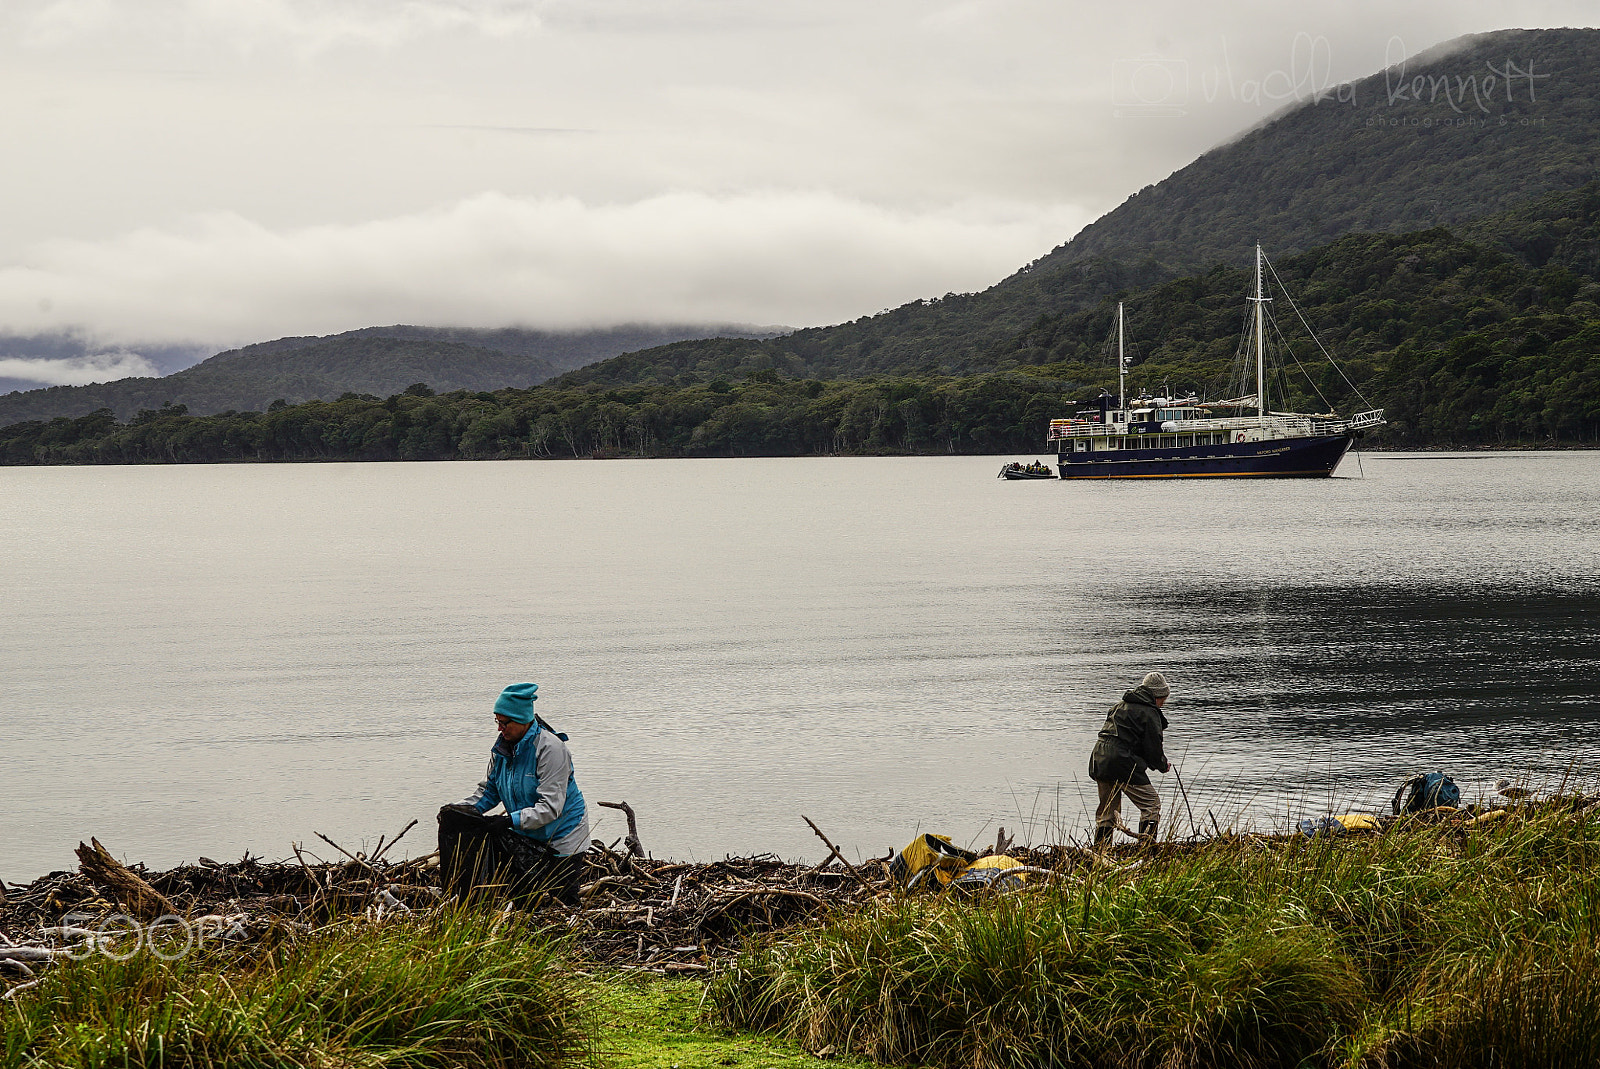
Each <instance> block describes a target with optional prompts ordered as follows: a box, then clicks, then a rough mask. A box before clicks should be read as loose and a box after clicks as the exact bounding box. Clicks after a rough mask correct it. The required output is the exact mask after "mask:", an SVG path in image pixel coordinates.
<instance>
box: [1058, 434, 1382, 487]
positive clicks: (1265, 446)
mask: <svg viewBox="0 0 1600 1069" xmlns="http://www.w3.org/2000/svg"><path fill="white" fill-rule="evenodd" d="M1352 441H1354V437H1353V435H1350V434H1334V435H1327V436H1324V437H1321V438H1279V439H1276V440H1273V441H1267V442H1232V443H1228V444H1226V445H1193V446H1184V447H1182V448H1169V449H1109V450H1089V451H1086V452H1077V451H1073V452H1062V453H1060V454H1059V455H1058V457H1057V465H1056V466H1057V467H1058V468H1059V469H1060V471H1061V477H1062V478H1063V479H1183V478H1208V477H1209V478H1233V479H1316V478H1327V477H1328V476H1330V475H1332V474H1333V469H1334V468H1337V467H1338V466H1339V461H1340V460H1342V459H1344V455H1345V452H1346V451H1347V450H1348V449H1349V448H1350V444H1351V442H1352ZM1064 444H1068V445H1071V444H1073V443H1072V442H1070V441H1069V442H1067V443H1064Z"/></svg>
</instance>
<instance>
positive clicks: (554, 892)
mask: <svg viewBox="0 0 1600 1069" xmlns="http://www.w3.org/2000/svg"><path fill="white" fill-rule="evenodd" d="M582 878H583V855H582V854H558V853H556V852H555V851H554V850H552V849H551V848H550V847H549V846H547V845H545V844H544V843H540V842H536V841H534V840H533V839H530V838H528V837H527V836H526V835H519V834H517V833H516V832H514V831H511V830H510V829H499V828H494V827H492V826H491V825H490V824H489V822H488V821H487V820H485V819H484V818H483V817H482V816H481V815H480V814H478V813H477V812H476V811H475V810H473V809H472V808H471V807H470V806H462V805H447V806H445V807H444V808H443V809H441V810H439V883H440V885H441V886H442V887H443V888H444V890H445V893H446V894H450V895H454V896H455V897H456V898H458V899H461V900H462V901H469V900H483V899H499V898H510V899H512V900H514V901H516V902H517V903H518V904H520V905H524V906H529V907H532V906H536V905H538V904H539V903H540V902H542V901H543V900H544V899H545V898H546V897H549V898H552V899H554V900H556V901H558V902H560V903H562V904H563V905H567V906H576V905H577V904H578V886H579V883H580V881H581V880H582Z"/></svg>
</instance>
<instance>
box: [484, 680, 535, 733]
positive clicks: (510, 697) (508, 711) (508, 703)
mask: <svg viewBox="0 0 1600 1069" xmlns="http://www.w3.org/2000/svg"><path fill="white" fill-rule="evenodd" d="M538 689H539V684H537V683H513V684H511V685H510V686H509V687H507V688H506V689H505V690H502V691H501V692H500V697H499V698H497V699H495V703H494V715H496V716H503V717H505V718H506V719H507V720H515V721H516V722H517V723H519V724H531V723H533V703H534V702H536V701H538V700H539V696H538V695H537V694H535V693H534V691H536V690H538Z"/></svg>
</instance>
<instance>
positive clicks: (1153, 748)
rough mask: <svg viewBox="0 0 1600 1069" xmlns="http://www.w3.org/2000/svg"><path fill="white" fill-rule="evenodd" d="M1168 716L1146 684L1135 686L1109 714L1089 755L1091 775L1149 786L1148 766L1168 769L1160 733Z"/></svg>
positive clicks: (1111, 781)
mask: <svg viewBox="0 0 1600 1069" xmlns="http://www.w3.org/2000/svg"><path fill="white" fill-rule="evenodd" d="M1166 729H1167V718H1166V717H1164V716H1162V715H1161V710H1160V709H1159V708H1157V707H1156V699H1155V696H1154V695H1152V694H1151V693H1150V691H1149V690H1147V689H1146V688H1144V687H1135V688H1134V689H1132V690H1130V691H1128V693H1126V694H1124V695H1123V696H1122V700H1121V701H1120V702H1118V703H1117V704H1116V705H1113V706H1112V707H1111V711H1110V712H1109V713H1107V714H1106V722H1105V726H1104V727H1102V728H1101V729H1100V737H1099V738H1098V739H1096V740H1095V743H1094V750H1093V752H1091V753H1090V754H1089V775H1090V776H1091V777H1093V778H1094V779H1096V780H1099V781H1100V782H1102V783H1135V784H1138V785H1139V786H1141V787H1142V786H1146V785H1147V784H1149V782H1150V777H1149V776H1147V775H1145V770H1146V769H1151V768H1154V769H1157V770H1159V771H1161V772H1165V771H1166V770H1167V767H1168V766H1167V755H1166V753H1165V752H1164V751H1163V750H1162V749H1161V733H1162V732H1163V731H1165V730H1166Z"/></svg>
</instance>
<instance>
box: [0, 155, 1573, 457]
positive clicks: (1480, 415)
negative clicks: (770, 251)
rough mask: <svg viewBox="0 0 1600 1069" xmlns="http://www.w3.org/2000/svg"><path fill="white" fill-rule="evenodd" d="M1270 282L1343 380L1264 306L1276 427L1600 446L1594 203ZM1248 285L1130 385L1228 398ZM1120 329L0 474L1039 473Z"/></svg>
mask: <svg viewBox="0 0 1600 1069" xmlns="http://www.w3.org/2000/svg"><path fill="white" fill-rule="evenodd" d="M1276 271H1277V274H1278V275H1279V276H1280V277H1281V278H1282V279H1283V280H1284V282H1285V283H1287V285H1288V287H1289V293H1290V295H1291V296H1293V298H1294V300H1295V302H1296V304H1297V305H1298V307H1299V308H1300V309H1301V310H1302V311H1303V312H1304V314H1305V316H1306V317H1307V319H1309V320H1310V322H1311V323H1312V324H1313V325H1314V326H1315V328H1316V329H1317V331H1318V333H1319V334H1320V335H1321V336H1322V339H1323V341H1324V342H1325V343H1327V344H1328V345H1329V346H1330V347H1331V348H1332V349H1333V350H1334V351H1335V352H1337V353H1338V354H1339V355H1340V357H1341V363H1342V364H1343V366H1344V372H1345V374H1347V375H1348V376H1349V378H1350V379H1351V380H1352V381H1353V385H1352V383H1347V382H1346V381H1345V379H1344V378H1343V377H1342V376H1341V375H1340V374H1339V373H1338V372H1337V371H1335V370H1334V369H1333V368H1332V367H1331V366H1330V365H1329V364H1327V363H1326V361H1324V360H1322V359H1321V358H1320V354H1319V353H1318V351H1317V349H1316V347H1315V345H1314V344H1313V343H1311V342H1310V341H1309V340H1308V339H1307V338H1306V337H1305V335H1304V334H1303V333H1302V332H1301V331H1300V329H1299V324H1298V321H1297V317H1296V315H1295V312H1294V309H1293V308H1291V307H1290V306H1289V302H1288V301H1284V300H1281V299H1280V300H1278V301H1275V302H1274V304H1273V309H1272V314H1273V315H1274V317H1275V319H1276V320H1277V322H1278V323H1279V324H1280V325H1281V326H1282V331H1283V334H1284V336H1285V337H1287V338H1288V339H1289V340H1290V348H1292V349H1294V350H1295V351H1296V352H1295V356H1294V357H1291V359H1290V360H1289V361H1287V362H1286V363H1287V364H1288V371H1289V373H1288V374H1286V375H1284V376H1281V377H1279V378H1276V379H1275V381H1274V383H1273V392H1272V396H1273V397H1274V398H1275V399H1277V398H1282V399H1284V400H1286V401H1287V403H1288V406H1289V407H1292V408H1296V409H1300V410H1312V411H1321V410H1324V409H1325V407H1334V408H1338V409H1340V410H1342V411H1343V412H1344V413H1345V414H1349V413H1351V412H1352V411H1354V410H1356V409H1358V408H1362V409H1364V408H1369V407H1381V408H1384V409H1387V411H1388V415H1389V418H1390V420H1391V422H1390V424H1389V425H1388V426H1386V427H1383V428H1381V429H1380V430H1379V431H1377V432H1376V433H1375V434H1374V435H1373V436H1372V437H1371V438H1370V439H1369V440H1368V441H1369V444H1378V445H1389V446H1407V447H1456V446H1495V445H1501V446H1503V445H1578V444H1582V445H1587V446H1593V445H1595V444H1596V442H1597V440H1600V183H1596V184H1592V185H1590V186H1587V187H1585V188H1583V189H1581V190H1577V191H1574V192H1569V193H1558V194H1551V195H1548V196H1546V197H1543V198H1541V199H1540V200H1539V201H1538V202H1536V203H1533V204H1529V205H1525V206H1522V207H1520V208H1518V209H1515V210H1514V211H1512V212H1509V213H1504V214H1502V215H1500V216H1498V217H1494V218H1492V219H1489V220H1484V221H1481V222H1479V223H1476V224H1473V225H1472V226H1470V227H1465V228H1461V231H1460V232H1454V231H1451V230H1449V229H1446V228H1442V227H1438V228H1432V229H1429V230H1423V231H1417V232H1414V233H1409V234H1352V235H1347V236H1345V237H1343V238H1340V239H1339V240H1338V241H1335V242H1333V243H1331V244H1329V245H1327V246H1323V247H1321V248H1317V249H1312V250H1310V251H1308V252H1305V253H1301V254H1300V255H1298V256H1290V257H1284V258H1281V259H1279V260H1277V262H1276ZM1249 287H1250V275H1249V272H1248V271H1247V270H1245V269H1244V268H1242V267H1228V266H1219V267H1216V268H1214V269H1212V270H1210V271H1207V272H1204V273H1201V274H1197V275H1192V276H1188V277H1185V278H1181V279H1175V280H1171V281H1168V282H1163V283H1159V284H1157V285H1154V286H1149V287H1145V288H1142V289H1137V290H1133V291H1130V292H1128V293H1127V294H1125V295H1123V296H1124V298H1125V303H1126V308H1127V312H1128V325H1129V333H1130V336H1131V338H1132V339H1133V341H1134V342H1135V350H1136V353H1137V362H1136V363H1135V365H1134V367H1133V369H1132V371H1131V383H1130V385H1132V386H1134V387H1137V386H1139V385H1145V386H1155V385H1158V384H1170V385H1171V386H1172V387H1173V388H1174V389H1178V390H1182V389H1187V388H1195V389H1200V390H1202V391H1205V392H1207V393H1208V394H1209V395H1210V396H1211V397H1212V398H1215V397H1216V396H1217V395H1218V393H1219V392H1224V391H1225V392H1227V393H1230V394H1233V393H1237V392H1239V391H1238V390H1236V389H1235V390H1230V389H1228V386H1227V380H1228V378H1229V369H1230V365H1232V363H1233V357H1234V353H1235V351H1236V347H1237V344H1238V331H1239V328H1240V326H1241V323H1242V320H1243V319H1244V300H1243V298H1244V296H1245V294H1246V293H1247V292H1248V290H1249ZM1114 307H1115V302H1114V301H1112V300H1109V299H1108V300H1106V301H1104V302H1102V303H1100V304H1099V305H1097V306H1095V307H1093V308H1089V309H1086V310H1083V311H1078V312H1073V313H1065V314H1061V315H1058V316H1047V317H1043V318H1041V319H1039V320H1036V321H1035V322H1034V323H1033V324H1032V325H1031V326H1030V327H1029V328H1028V329H1026V330H1024V331H1022V332H1020V333H1019V334H1018V335H1016V336H1015V337H1013V338H1011V339H1009V340H1008V342H1007V343H1006V345H1005V346H1004V347H1003V353H1004V356H1005V359H1006V360H1007V361H1008V362H1011V363H1014V364H1015V365H1016V369H1015V370H1012V371H1006V372H988V373H983V374H976V375H969V376H962V377H953V376H942V375H908V376H899V377H889V376H878V377H864V378H853V379H839V380H834V381H831V382H824V381H821V380H819V379H803V378H795V377H791V376H789V375H787V374H784V373H782V372H780V371H778V370H777V369H776V368H767V369H764V370H753V371H751V372H750V373H748V374H746V375H744V376H742V377H739V378H731V379H730V378H716V379H712V380H710V381H706V382H702V381H699V380H698V379H697V378H693V377H688V378H685V380H684V381H681V382H680V381H666V382H662V381H657V382H655V383H652V384H649V385H634V386H622V387H610V386H605V385H599V384H594V383H588V384H576V383H572V382H564V381H563V380H560V379H558V380H555V381H553V382H551V383H547V384H545V385H542V386H536V387H534V388H532V389H529V390H509V389H508V390H496V391H493V392H477V393H473V392H470V391H466V390H460V391H455V392H452V393H449V394H444V395H439V396H434V395H433V392H432V391H431V390H428V389H425V388H413V389H409V390H406V391H404V392H403V393H401V394H398V395H396V396H393V397H390V398H388V399H386V400H382V401H379V400H377V399H375V398H370V399H369V398H362V397H358V396H355V395H349V396H346V397H343V398H340V399H338V400H336V401H333V402H309V403H307V404H303V405H293V406H287V407H281V408H275V409H274V410H271V411H267V412H264V413H262V412H244V413H236V414H228V415H221V416H209V417H207V416H201V417H196V416H192V415H188V414H186V413H184V412H183V411H182V410H180V409H178V408H176V407H173V408H170V409H156V410H151V411H146V412H142V413H140V414H139V415H138V416H136V417H135V418H134V419H132V420H131V421H127V422H125V423H118V422H117V421H116V420H115V418H114V417H113V416H112V414H111V413H110V412H106V411H102V412H99V413H93V414H90V415H86V416H82V417H80V418H78V419H66V418H60V419H55V420H51V421H48V422H47V421H33V422H29V423H21V424H15V425H13V426H10V427H6V428H0V463H8V464H38V463H146V462H160V461H216V460H324V459H347V460H395V459H401V460H405V459H418V460H423V459H465V458H494V457H553V456H568V457H579V456H591V455H597V454H598V455H606V456H620V455H637V456H786V455H801V454H815V453H899V452H921V453H932V452H939V453H944V452H952V453H984V452H1027V453H1033V452H1035V451H1036V450H1039V449H1040V448H1041V447H1042V445H1043V443H1042V438H1043V435H1044V430H1045V427H1046V424H1047V423H1048V421H1049V420H1050V419H1052V418H1054V417H1058V416H1063V415H1068V414H1071V413H1072V412H1073V411H1075V410H1076V408H1077V404H1076V402H1077V401H1081V400H1082V399H1083V398H1085V397H1089V396H1093V394H1094V393H1095V392H1096V391H1098V390H1099V389H1101V388H1104V387H1110V386H1114V385H1115V383H1116V371H1115V369H1114V366H1113V363H1112V361H1111V360H1110V359H1109V358H1108V354H1107V351H1106V344H1105V343H1106V335H1107V333H1108V328H1109V325H1110V318H1111V315H1112V313H1113V310H1114ZM726 344H727V345H728V346H729V347H730V348H733V347H734V344H735V343H732V342H729V343H726ZM1296 358H1297V359H1298V362H1299V363H1301V364H1303V365H1304V372H1305V373H1304V374H1302V373H1301V372H1300V371H1299V370H1298V369H1297V368H1295V367H1294V364H1295V363H1296ZM1319 394H1320V396H1319Z"/></svg>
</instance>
